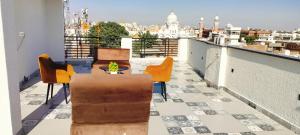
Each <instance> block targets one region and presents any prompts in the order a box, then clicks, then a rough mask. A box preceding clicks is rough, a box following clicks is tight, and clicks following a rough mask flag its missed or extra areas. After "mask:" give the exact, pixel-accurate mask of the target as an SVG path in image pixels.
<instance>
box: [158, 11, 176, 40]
mask: <svg viewBox="0 0 300 135" xmlns="http://www.w3.org/2000/svg"><path fill="white" fill-rule="evenodd" d="M158 36H159V37H160V38H178V37H179V22H178V20H177V16H176V15H175V14H174V12H171V13H170V15H169V16H168V18H167V22H166V24H165V25H164V26H162V27H161V29H160V31H159V34H158Z"/></svg>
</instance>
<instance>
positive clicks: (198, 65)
mask: <svg viewBox="0 0 300 135" xmlns="http://www.w3.org/2000/svg"><path fill="white" fill-rule="evenodd" d="M189 50H190V51H189V57H188V63H189V64H190V65H191V66H192V67H193V68H194V69H196V70H200V71H201V72H202V73H204V78H205V79H206V80H208V81H209V82H211V83H213V84H215V85H216V86H219V87H220V86H223V87H226V88H227V89H229V90H231V91H233V92H234V93H236V94H238V95H240V96H242V97H244V98H246V99H247V100H249V101H251V102H253V103H255V104H256V105H258V106H259V107H262V108H263V109H265V110H267V111H268V112H271V113H272V114H275V115H276V116H277V117H280V118H281V119H284V120H286V121H288V122H289V123H290V124H292V125H294V126H296V127H298V128H299V127H300V101H299V100H298V95H299V94H300V62H299V61H295V60H290V59H287V58H282V57H280V58H279V57H275V56H270V55H267V54H261V53H257V52H251V51H247V50H246V51H245V50H241V49H236V48H232V47H227V46H218V45H209V43H207V42H204V41H197V40H194V39H190V40H189ZM201 57H203V60H202V59H201ZM232 70H233V72H232Z"/></svg>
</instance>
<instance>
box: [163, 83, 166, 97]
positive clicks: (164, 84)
mask: <svg viewBox="0 0 300 135" xmlns="http://www.w3.org/2000/svg"><path fill="white" fill-rule="evenodd" d="M163 86H164V95H165V97H164V98H165V101H167V87H166V83H165V82H163Z"/></svg>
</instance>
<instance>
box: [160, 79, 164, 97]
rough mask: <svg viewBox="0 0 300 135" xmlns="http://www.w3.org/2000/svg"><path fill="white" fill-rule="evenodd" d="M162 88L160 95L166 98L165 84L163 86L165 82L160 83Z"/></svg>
mask: <svg viewBox="0 0 300 135" xmlns="http://www.w3.org/2000/svg"><path fill="white" fill-rule="evenodd" d="M160 88H161V91H160V94H161V95H162V96H164V84H163V82H160Z"/></svg>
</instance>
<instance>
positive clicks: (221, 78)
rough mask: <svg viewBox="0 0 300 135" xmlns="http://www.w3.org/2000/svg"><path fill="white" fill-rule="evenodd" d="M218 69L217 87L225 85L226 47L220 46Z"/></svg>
mask: <svg viewBox="0 0 300 135" xmlns="http://www.w3.org/2000/svg"><path fill="white" fill-rule="evenodd" d="M219 57H220V66H219V67H220V69H219V77H218V79H219V80H218V87H222V86H224V85H225V81H226V80H225V79H226V77H225V76H226V68H227V57H228V56H227V47H222V48H221V54H220V56H219Z"/></svg>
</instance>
